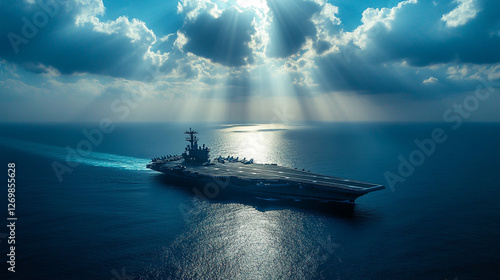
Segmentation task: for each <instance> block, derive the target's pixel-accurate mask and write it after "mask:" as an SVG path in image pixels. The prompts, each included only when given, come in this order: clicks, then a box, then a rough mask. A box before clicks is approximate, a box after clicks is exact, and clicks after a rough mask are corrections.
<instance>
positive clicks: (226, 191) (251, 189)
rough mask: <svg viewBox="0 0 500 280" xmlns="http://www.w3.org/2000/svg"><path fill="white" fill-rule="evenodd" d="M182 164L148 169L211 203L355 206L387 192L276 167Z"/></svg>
mask: <svg viewBox="0 0 500 280" xmlns="http://www.w3.org/2000/svg"><path fill="white" fill-rule="evenodd" d="M181 163H182V164H185V163H183V162H180V161H170V162H164V163H158V164H150V165H148V167H149V168H151V169H153V170H155V171H159V172H162V173H164V174H165V179H166V180H167V181H168V182H170V183H172V184H176V185H182V186H186V187H188V188H189V189H191V190H192V192H193V193H194V194H195V195H197V196H201V197H203V198H207V199H214V198H217V197H219V196H227V195H231V196H235V195H236V196H237V195H242V196H245V197H247V196H253V197H262V198H290V199H295V200H318V201H335V202H349V203H353V202H354V201H355V200H356V198H358V197H359V196H362V195H364V194H366V193H369V192H371V191H375V190H380V189H383V188H384V187H383V186H381V185H376V184H370V183H365V182H360V181H352V180H347V179H343V178H338V177H332V176H324V175H319V174H315V173H311V172H307V171H300V170H296V169H292V168H286V167H280V166H276V165H264V164H248V165H246V164H243V163H239V162H226V163H224V164H219V163H218V164H216V165H210V166H202V165H186V166H183V167H179V164H181ZM318 178H322V179H321V180H320V179H318ZM313 179H314V180H313ZM346 182H347V183H346Z"/></svg>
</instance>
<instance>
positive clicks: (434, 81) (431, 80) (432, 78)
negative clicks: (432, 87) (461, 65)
mask: <svg viewBox="0 0 500 280" xmlns="http://www.w3.org/2000/svg"><path fill="white" fill-rule="evenodd" d="M437 81H438V79H437V78H434V77H432V76H430V77H429V78H427V79H425V80H424V81H423V82H422V83H423V84H434V83H437Z"/></svg>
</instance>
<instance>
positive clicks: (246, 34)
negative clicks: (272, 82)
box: [182, 8, 255, 66]
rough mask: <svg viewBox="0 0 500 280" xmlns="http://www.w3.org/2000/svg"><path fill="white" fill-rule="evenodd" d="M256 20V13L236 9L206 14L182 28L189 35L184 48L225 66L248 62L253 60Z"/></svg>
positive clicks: (240, 64)
mask: <svg viewBox="0 0 500 280" xmlns="http://www.w3.org/2000/svg"><path fill="white" fill-rule="evenodd" d="M252 20H253V13H251V12H248V11H246V12H239V11H237V10H236V9H234V8H231V9H227V10H224V11H223V12H222V14H221V15H220V16H219V17H217V18H215V17H213V16H212V15H210V14H207V13H203V14H201V15H199V16H198V17H197V18H196V19H195V20H194V21H189V22H187V23H186V24H185V25H184V27H183V28H182V31H183V32H184V34H185V35H186V37H187V38H188V42H187V43H186V44H185V45H184V47H183V50H185V51H188V52H191V53H193V54H195V55H198V56H202V57H204V58H208V59H210V60H211V61H212V62H216V63H220V64H222V65H225V66H242V65H245V64H247V63H248V62H249V61H250V60H251V59H252V58H251V55H252V50H251V48H250V46H249V43H250V41H251V39H252V38H251V36H252V34H254V33H255V28H254V27H253V26H252Z"/></svg>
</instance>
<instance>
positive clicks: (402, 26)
mask: <svg viewBox="0 0 500 280" xmlns="http://www.w3.org/2000/svg"><path fill="white" fill-rule="evenodd" d="M475 3H476V5H477V7H478V8H477V10H478V11H479V12H478V14H477V17H475V19H474V20H470V21H469V22H468V23H467V24H465V25H460V26H457V27H455V28H452V29H450V28H446V27H445V26H444V24H443V21H442V20H441V18H442V15H443V14H444V13H445V12H446V11H447V10H448V7H447V6H445V5H438V6H434V4H432V3H430V2H424V1H422V2H409V1H404V2H401V3H400V4H399V5H398V6H397V7H393V8H392V9H386V8H383V9H369V10H367V11H365V13H363V25H361V26H359V27H358V28H357V29H356V30H355V31H354V32H353V33H352V36H353V41H354V42H355V43H356V44H357V45H358V46H360V47H361V48H363V49H364V50H365V51H366V52H367V53H369V56H371V57H373V58H377V59H378V60H379V61H381V62H390V61H406V62H407V63H408V64H410V65H412V66H417V67H424V66H431V65H436V64H442V63H455V62H457V63H473V64H488V63H498V62H500V52H498V49H500V37H498V36H494V35H493V36H492V34H494V33H495V32H497V31H498V27H499V20H498V13H497V11H498V10H499V9H500V2H497V1H477V2H475ZM422 15H425V17H422Z"/></svg>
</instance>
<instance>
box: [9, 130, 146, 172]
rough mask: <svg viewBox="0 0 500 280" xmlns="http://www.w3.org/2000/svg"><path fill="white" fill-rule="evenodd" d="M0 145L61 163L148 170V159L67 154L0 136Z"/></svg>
mask: <svg viewBox="0 0 500 280" xmlns="http://www.w3.org/2000/svg"><path fill="white" fill-rule="evenodd" d="M0 145H3V146H7V147H10V148H14V149H16V150H20V151H23V152H27V153H31V154H36V155H40V156H44V157H48V158H53V159H55V160H57V161H60V162H61V163H64V162H74V163H80V164H86V165H92V166H101V167H111V168H120V169H126V170H148V169H147V168H146V163H147V162H148V161H149V160H148V159H143V158H135V157H128V156H121V155H114V154H108V153H99V152H90V153H89V154H88V155H85V156H69V157H68V150H67V149H66V148H63V147H58V146H51V145H45V144H40V143H34V142H28V141H22V140H14V139H8V138H3V137H0Z"/></svg>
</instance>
